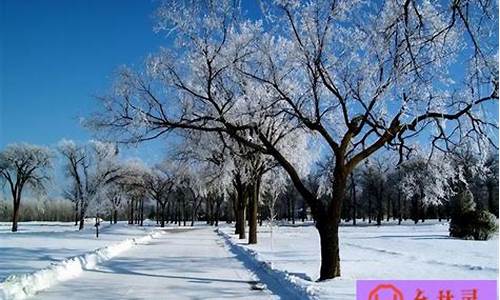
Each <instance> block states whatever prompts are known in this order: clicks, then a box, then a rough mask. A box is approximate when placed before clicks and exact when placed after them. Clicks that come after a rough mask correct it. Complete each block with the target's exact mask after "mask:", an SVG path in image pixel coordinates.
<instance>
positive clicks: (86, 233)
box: [0, 222, 154, 282]
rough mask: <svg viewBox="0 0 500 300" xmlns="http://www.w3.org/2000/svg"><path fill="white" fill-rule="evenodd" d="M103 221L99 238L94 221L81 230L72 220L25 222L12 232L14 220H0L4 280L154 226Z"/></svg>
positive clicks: (141, 233)
mask: <svg viewBox="0 0 500 300" xmlns="http://www.w3.org/2000/svg"><path fill="white" fill-rule="evenodd" d="M101 224H102V226H101V228H100V236H99V239H96V238H95V228H94V226H93V224H86V228H85V229H84V230H82V231H78V227H77V226H74V225H73V223H71V222H68V223H62V222H21V223H19V232H16V233H12V232H10V226H11V224H10V223H5V222H3V223H0V282H2V281H4V280H5V279H6V278H7V277H8V276H10V275H16V274H25V273H31V272H33V271H36V270H38V269H41V268H45V267H47V266H49V265H50V264H52V263H57V262H61V261H63V260H64V259H66V258H69V257H72V256H77V255H81V254H83V253H85V252H88V251H92V250H95V249H98V248H102V247H104V246H108V245H111V244H113V243H117V242H120V241H123V240H125V239H128V238H135V237H141V236H144V235H146V234H147V233H149V232H150V231H151V230H153V228H154V227H152V226H144V227H139V226H128V225H127V224H126V223H123V222H120V223H118V224H114V225H111V226H110V225H108V224H107V223H101Z"/></svg>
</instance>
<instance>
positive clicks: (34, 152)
mask: <svg viewBox="0 0 500 300" xmlns="http://www.w3.org/2000/svg"><path fill="white" fill-rule="evenodd" d="M51 167H52V153H51V151H50V150H49V149H48V148H45V147H40V146H34V145H29V144H11V145H8V146H7V147H6V148H5V149H4V150H2V151H1V152H0V176H1V179H3V180H5V181H6V182H7V183H8V185H9V189H10V192H11V195H12V202H13V211H12V232H16V231H17V220H18V218H19V207H20V205H21V197H22V193H23V189H24V188H25V187H29V188H31V189H33V190H35V191H42V190H43V189H44V188H45V185H46V183H47V182H48V181H49V175H48V173H47V172H48V170H49V169H51Z"/></svg>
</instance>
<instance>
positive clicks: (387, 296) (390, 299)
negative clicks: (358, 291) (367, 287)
mask: <svg viewBox="0 0 500 300" xmlns="http://www.w3.org/2000/svg"><path fill="white" fill-rule="evenodd" d="M382 295H383V296H384V298H381V296H382ZM368 300H404V299H403V293H402V292H401V291H400V290H399V289H398V288H397V287H395V286H394V285H392V284H379V285H377V286H376V287H375V288H374V289H373V290H371V291H370V294H369V295H368Z"/></svg>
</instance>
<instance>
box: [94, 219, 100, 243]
mask: <svg viewBox="0 0 500 300" xmlns="http://www.w3.org/2000/svg"><path fill="white" fill-rule="evenodd" d="M99 225H100V222H99V214H96V215H95V237H96V238H99Z"/></svg>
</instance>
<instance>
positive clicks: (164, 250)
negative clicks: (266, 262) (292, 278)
mask: <svg viewBox="0 0 500 300" xmlns="http://www.w3.org/2000/svg"><path fill="white" fill-rule="evenodd" d="M256 287H257V282H256V277H255V276H253V275H252V274H251V273H250V272H249V271H248V270H247V269H246V266H245V265H244V263H243V262H242V261H240V260H239V259H238V258H237V257H235V256H234V255H233V254H231V253H230V252H228V251H226V250H225V248H224V244H223V242H222V241H221V240H220V239H219V238H218V237H217V235H216V234H215V233H214V231H213V228H209V227H199V228H196V227H195V228H177V229H175V228H173V229H170V230H167V231H166V233H165V234H162V235H161V236H159V237H155V238H154V239H153V240H152V241H151V242H149V243H147V244H144V245H137V247H133V248H132V249H131V250H130V251H127V252H126V253H124V254H123V255H119V256H117V257H115V258H114V259H112V260H109V261H107V262H104V263H102V264H100V265H99V266H98V267H97V268H95V269H93V270H87V271H84V272H83V273H82V274H81V276H80V277H78V278H77V279H75V280H70V281H66V282H63V283H61V284H59V285H57V286H54V287H53V288H50V289H47V290H45V291H43V292H41V293H39V294H37V295H36V298H37V299H67V297H68V295H71V299H275V298H277V297H275V296H274V295H272V294H271V293H270V292H269V291H267V290H261V289H256ZM282 299H287V298H282Z"/></svg>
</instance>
